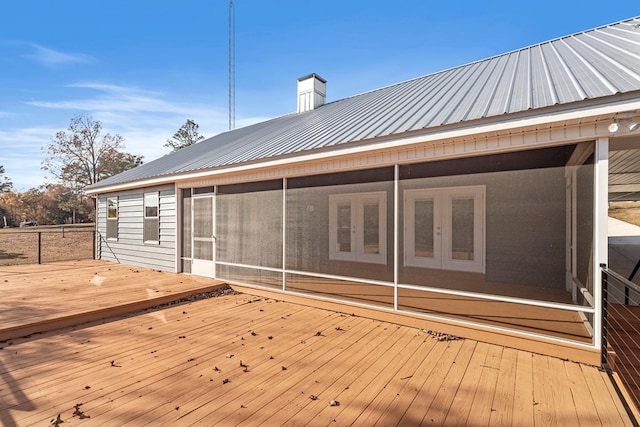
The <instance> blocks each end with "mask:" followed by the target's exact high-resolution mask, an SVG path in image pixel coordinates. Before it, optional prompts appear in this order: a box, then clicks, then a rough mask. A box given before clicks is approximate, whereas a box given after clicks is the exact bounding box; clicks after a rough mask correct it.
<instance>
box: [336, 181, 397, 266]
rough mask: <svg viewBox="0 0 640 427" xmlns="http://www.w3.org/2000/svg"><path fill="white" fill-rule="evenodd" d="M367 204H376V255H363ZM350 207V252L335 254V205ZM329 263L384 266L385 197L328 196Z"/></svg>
mask: <svg viewBox="0 0 640 427" xmlns="http://www.w3.org/2000/svg"><path fill="white" fill-rule="evenodd" d="M368 202H375V203H377V204H378V253H377V254H368V253H365V248H364V237H365V236H364V206H365V204H366V203H368ZM344 203H349V204H350V206H351V251H349V252H345V251H338V250H337V249H338V234H337V230H338V210H337V208H338V205H339V204H344ZM329 259H331V260H340V261H351V262H362V263H372V264H386V263H387V193H386V192H385V191H374V192H368V193H349V194H332V195H329Z"/></svg>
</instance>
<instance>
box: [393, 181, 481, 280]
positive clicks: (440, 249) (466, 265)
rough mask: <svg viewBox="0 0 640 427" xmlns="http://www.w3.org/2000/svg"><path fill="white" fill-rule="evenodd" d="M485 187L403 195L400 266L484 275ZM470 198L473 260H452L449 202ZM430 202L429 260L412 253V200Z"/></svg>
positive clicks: (450, 188)
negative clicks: (431, 251)
mask: <svg viewBox="0 0 640 427" xmlns="http://www.w3.org/2000/svg"><path fill="white" fill-rule="evenodd" d="M485 192H486V190H485V186H484V185H477V186H468V187H447V188H429V189H412V190H405V192H404V206H405V209H404V232H405V233H404V264H405V265H406V266H409V267H421V268H434V269H442V270H455V271H467V272H476V273H484V272H485V251H486V249H485V245H486V241H485V240H486V239H485V215H486V214H485ZM458 198H472V199H473V201H474V209H473V211H474V218H473V230H474V239H473V242H474V244H473V251H474V252H473V253H474V259H473V260H458V259H454V258H453V257H452V247H451V246H452V243H451V242H452V234H453V230H452V228H453V225H452V223H451V222H452V206H453V200H455V199H458ZM421 199H431V200H433V201H434V255H433V257H431V258H427V257H420V256H416V254H415V201H416V200H421Z"/></svg>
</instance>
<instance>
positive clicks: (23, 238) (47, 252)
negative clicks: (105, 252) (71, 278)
mask: <svg viewBox="0 0 640 427" xmlns="http://www.w3.org/2000/svg"><path fill="white" fill-rule="evenodd" d="M95 240H96V239H95V230H94V228H88V227H82V228H77V227H57V228H52V229H43V230H34V229H32V230H25V231H22V230H10V231H5V230H2V231H0V265H14V264H42V263H48V262H55V261H70V260H79V259H94V258H95Z"/></svg>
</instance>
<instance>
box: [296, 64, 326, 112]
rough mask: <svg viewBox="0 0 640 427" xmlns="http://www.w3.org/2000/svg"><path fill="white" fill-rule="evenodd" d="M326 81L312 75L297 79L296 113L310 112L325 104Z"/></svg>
mask: <svg viewBox="0 0 640 427" xmlns="http://www.w3.org/2000/svg"><path fill="white" fill-rule="evenodd" d="M326 94H327V81H326V80H325V79H323V78H322V77H320V76H319V75H317V74H315V73H313V74H309V75H308V76H304V77H300V78H299V79H298V113H304V112H305V111H311V110H314V109H316V108H317V107H319V106H321V105H323V104H324V103H325V97H326Z"/></svg>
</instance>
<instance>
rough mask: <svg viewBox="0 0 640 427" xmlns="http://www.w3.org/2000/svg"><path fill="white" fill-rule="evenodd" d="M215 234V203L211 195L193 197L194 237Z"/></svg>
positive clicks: (208, 236) (207, 236)
mask: <svg viewBox="0 0 640 427" xmlns="http://www.w3.org/2000/svg"><path fill="white" fill-rule="evenodd" d="M212 236H213V203H212V201H211V198H210V197H205V198H194V199H193V237H196V238H198V237H205V238H209V239H210V238H211V237H212ZM201 259H202V258H201Z"/></svg>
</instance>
